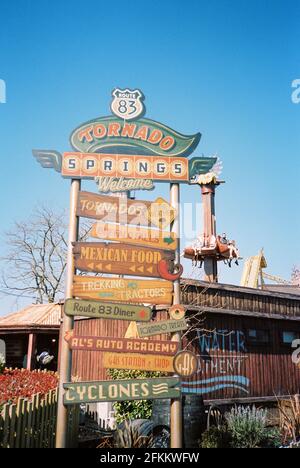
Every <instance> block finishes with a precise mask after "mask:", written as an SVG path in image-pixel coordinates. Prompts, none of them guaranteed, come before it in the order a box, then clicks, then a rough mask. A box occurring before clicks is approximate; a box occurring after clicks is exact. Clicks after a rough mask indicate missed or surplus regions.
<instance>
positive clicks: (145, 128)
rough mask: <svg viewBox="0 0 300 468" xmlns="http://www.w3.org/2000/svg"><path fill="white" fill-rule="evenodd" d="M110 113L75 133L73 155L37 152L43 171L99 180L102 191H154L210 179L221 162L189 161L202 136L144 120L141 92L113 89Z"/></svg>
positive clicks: (196, 159) (35, 151)
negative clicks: (161, 184) (163, 184)
mask: <svg viewBox="0 0 300 468" xmlns="http://www.w3.org/2000/svg"><path fill="white" fill-rule="evenodd" d="M112 97H113V100H112V104H111V110H112V112H113V114H114V115H111V116H108V117H99V118H96V119H93V120H90V121H89V122H86V123H84V124H82V125H80V126H79V127H78V128H76V129H75V130H74V131H73V132H72V134H71V137H70V143H71V146H72V148H73V150H75V151H73V152H66V153H64V154H63V155H62V154H61V153H59V152H58V151H55V150H33V155H34V156H35V158H36V159H37V160H38V162H39V163H40V164H41V165H42V167H45V168H52V169H55V170H56V171H57V172H60V173H61V174H62V176H63V177H69V178H73V179H76V178H77V179H85V178H87V179H95V180H96V182H97V184H98V187H99V191H100V192H103V193H108V192H122V191H128V190H152V189H153V187H154V185H153V181H156V182H170V183H171V182H176V183H179V182H182V183H193V182H194V183H195V178H196V177H197V176H199V175H204V174H211V173H213V171H214V166H215V165H216V163H217V158H214V157H213V158H206V157H199V158H198V157H197V158H193V159H191V160H189V159H187V158H188V156H189V155H190V154H192V152H193V151H195V149H196V147H197V145H198V143H199V141H200V138H201V134H200V133H196V134H194V135H184V134H182V133H179V132H177V131H175V130H173V129H171V128H170V127H168V126H166V125H164V124H162V123H159V122H156V121H154V120H150V119H146V118H144V113H145V107H144V103H143V100H144V96H143V94H142V93H141V91H139V90H137V89H136V90H133V91H131V90H129V89H125V90H122V89H118V88H117V89H115V90H113V92H112Z"/></svg>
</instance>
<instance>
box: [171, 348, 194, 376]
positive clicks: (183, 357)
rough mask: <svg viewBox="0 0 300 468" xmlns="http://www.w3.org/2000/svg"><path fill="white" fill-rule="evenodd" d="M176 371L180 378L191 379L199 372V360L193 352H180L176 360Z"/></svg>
mask: <svg viewBox="0 0 300 468" xmlns="http://www.w3.org/2000/svg"><path fill="white" fill-rule="evenodd" d="M174 369H175V372H176V374H177V375H179V376H180V377H191V376H192V375H194V374H195V373H196V372H197V370H198V358H197V356H196V355H195V354H194V353H192V352H191V351H180V352H179V353H178V354H176V356H175V358H174Z"/></svg>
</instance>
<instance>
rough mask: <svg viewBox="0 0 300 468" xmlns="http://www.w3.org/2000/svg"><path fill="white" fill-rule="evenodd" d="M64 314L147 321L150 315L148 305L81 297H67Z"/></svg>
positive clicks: (150, 311)
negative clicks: (89, 299) (114, 302)
mask: <svg viewBox="0 0 300 468" xmlns="http://www.w3.org/2000/svg"><path fill="white" fill-rule="evenodd" d="M65 314H66V315H68V316H70V317H74V316H82V317H90V318H106V319H117V320H130V321H136V322H149V320H150V319H151V316H152V310H151V308H150V307H144V306H139V305H138V306H136V305H129V304H113V303H112V304H111V303H109V302H105V303H104V302H99V301H86V300H82V299H67V300H66V302H65Z"/></svg>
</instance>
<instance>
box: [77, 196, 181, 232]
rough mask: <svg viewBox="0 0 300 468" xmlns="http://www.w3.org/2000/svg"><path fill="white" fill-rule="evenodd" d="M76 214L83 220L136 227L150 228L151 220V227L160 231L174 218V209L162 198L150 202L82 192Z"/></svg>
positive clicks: (166, 227) (167, 226)
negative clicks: (97, 220)
mask: <svg viewBox="0 0 300 468" xmlns="http://www.w3.org/2000/svg"><path fill="white" fill-rule="evenodd" d="M76 214H77V216H81V217H84V218H92V219H99V220H101V221H104V222H111V223H121V224H123V225H125V224H131V225H136V226H151V224H152V218H153V226H158V227H159V228H160V229H168V228H169V226H170V223H171V222H172V220H173V219H174V218H175V217H176V212H175V210H174V208H172V206H171V205H170V204H169V203H168V202H167V201H166V200H164V199H163V198H157V200H155V201H153V202H150V201H145V200H130V199H127V198H120V197H111V196H107V195H98V194H96V193H91V192H84V191H82V192H80V193H79V199H78V205H77V211H76Z"/></svg>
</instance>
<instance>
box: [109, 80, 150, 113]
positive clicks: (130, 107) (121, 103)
mask: <svg viewBox="0 0 300 468" xmlns="http://www.w3.org/2000/svg"><path fill="white" fill-rule="evenodd" d="M112 96H113V100H112V103H111V110H112V112H113V113H114V114H115V115H116V116H117V117H120V119H124V120H133V119H136V118H137V117H139V116H140V115H142V114H144V112H145V106H144V104H143V102H142V101H143V99H144V95H143V93H142V92H141V91H140V90H139V89H135V90H130V89H119V88H116V89H114V90H113V92H112Z"/></svg>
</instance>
